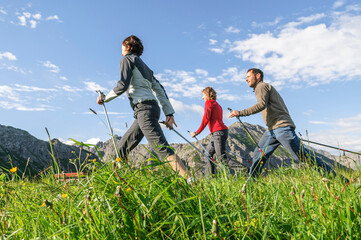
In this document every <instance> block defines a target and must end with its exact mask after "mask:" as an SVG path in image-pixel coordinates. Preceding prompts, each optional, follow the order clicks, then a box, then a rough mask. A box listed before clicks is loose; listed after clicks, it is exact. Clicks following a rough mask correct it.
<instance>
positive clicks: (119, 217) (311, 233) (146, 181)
mask: <svg viewBox="0 0 361 240" xmlns="http://www.w3.org/2000/svg"><path fill="white" fill-rule="evenodd" d="M152 160H153V164H151V165H142V166H140V167H137V168H134V167H131V166H129V165H128V164H122V165H121V167H120V168H119V167H118V163H117V162H115V163H114V164H112V163H107V164H103V163H99V162H96V161H89V162H88V163H86V167H87V168H88V169H92V171H91V173H89V174H88V176H87V177H86V178H83V179H77V180H72V181H65V182H64V181H59V180H57V179H55V178H54V176H53V172H49V174H46V173H44V174H43V175H41V178H40V179H38V180H31V179H30V178H29V179H28V178H21V177H19V176H17V175H16V174H15V173H11V174H10V175H8V176H6V175H2V176H0V180H1V187H0V209H1V213H0V214H1V215H0V234H2V236H3V238H4V239H270V238H271V239H360V238H361V206H360V195H361V194H360V186H359V185H357V184H355V183H352V184H349V185H345V184H344V183H343V182H342V181H341V179H340V178H339V177H336V178H331V177H328V178H327V179H326V178H324V177H325V176H321V175H320V174H319V173H318V171H317V170H315V169H313V168H312V167H309V168H302V169H300V170H293V169H282V168H281V169H279V170H276V171H274V172H270V174H268V175H267V176H266V177H262V178H259V179H257V180H256V181H251V182H249V183H248V185H247V189H246V191H245V192H243V191H241V189H242V186H243V184H244V183H245V179H246V178H245V176H242V175H240V176H237V177H235V176H231V175H229V174H227V173H225V172H224V171H225V170H224V171H223V172H220V173H219V174H218V175H217V176H215V177H214V178H213V179H198V181H197V182H196V183H195V184H193V185H189V184H187V182H186V180H185V179H183V178H181V177H179V176H178V175H177V174H176V173H175V172H174V171H173V170H171V168H170V167H169V166H168V164H167V163H165V162H163V161H159V160H157V159H152ZM224 169H225V168H224ZM272 171H273V170H272ZM347 174H348V177H351V178H358V176H359V173H358V172H353V173H351V172H350V173H347ZM326 177H327V176H326ZM247 219H248V220H247Z"/></svg>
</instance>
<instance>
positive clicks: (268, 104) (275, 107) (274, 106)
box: [240, 81, 296, 130]
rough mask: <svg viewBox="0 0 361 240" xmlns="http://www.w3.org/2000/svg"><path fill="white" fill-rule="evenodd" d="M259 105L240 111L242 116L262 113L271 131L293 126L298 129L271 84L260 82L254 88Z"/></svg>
mask: <svg viewBox="0 0 361 240" xmlns="http://www.w3.org/2000/svg"><path fill="white" fill-rule="evenodd" d="M254 92H255V94H256V97H257V103H256V104H255V105H253V106H252V107H250V108H247V109H244V110H241V111H240V116H249V115H252V114H255V113H259V112H261V114H262V118H263V121H264V122H265V123H266V125H267V127H268V129H269V130H273V129H276V128H279V127H287V126H291V127H294V128H296V126H295V124H294V122H293V121H292V118H291V116H290V114H289V113H288V110H287V107H286V104H285V103H284V101H283V99H282V97H281V95H280V94H279V93H278V92H277V90H276V89H275V88H274V87H272V85H271V84H269V83H264V82H263V81H261V82H259V83H258V84H257V85H256V87H255V88H254Z"/></svg>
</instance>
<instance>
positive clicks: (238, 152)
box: [97, 122, 355, 174]
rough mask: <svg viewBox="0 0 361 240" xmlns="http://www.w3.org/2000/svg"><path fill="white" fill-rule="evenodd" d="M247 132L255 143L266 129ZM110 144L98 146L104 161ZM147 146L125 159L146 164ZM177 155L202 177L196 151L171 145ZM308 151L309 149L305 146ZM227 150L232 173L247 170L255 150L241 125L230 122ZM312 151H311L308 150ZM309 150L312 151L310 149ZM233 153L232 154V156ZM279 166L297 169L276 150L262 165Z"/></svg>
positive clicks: (249, 126) (110, 152) (334, 160)
mask: <svg viewBox="0 0 361 240" xmlns="http://www.w3.org/2000/svg"><path fill="white" fill-rule="evenodd" d="M244 124H245V125H246V127H247V129H248V131H249V132H251V134H252V136H254V137H255V138H256V140H257V141H258V140H259V138H260V137H261V136H262V134H263V132H264V131H265V130H266V129H265V128H263V127H261V126H259V125H252V124H248V123H244ZM174 134H176V133H174ZM181 134H182V135H183V136H185V137H186V138H187V139H189V140H191V138H190V137H189V134H188V133H181ZM209 138H210V136H209V135H208V136H207V137H206V138H204V139H202V140H200V142H201V143H202V144H203V146H204V147H205V146H206V145H207V143H208V141H209ZM119 141H120V137H117V142H118V143H119ZM192 143H193V144H194V145H195V146H196V147H198V148H199V149H201V147H200V146H199V144H198V143H197V142H192ZM112 144H113V143H112V142H111V141H110V140H109V141H107V142H101V143H98V144H97V146H98V147H99V150H100V152H101V153H102V154H103V156H104V160H105V161H109V160H114V148H113V145H112ZM149 147H150V146H149V145H139V146H137V147H136V148H135V149H134V150H133V151H132V152H131V153H130V154H129V159H131V160H132V163H133V164H134V165H140V164H142V163H146V162H147V160H148V159H149V158H152V154H151V153H150V152H149V150H148V149H149ZM171 147H173V148H174V149H175V151H176V153H177V155H178V156H179V157H180V158H181V159H182V160H183V162H184V163H186V164H187V165H188V166H189V167H190V168H192V169H193V170H194V171H195V172H196V173H198V174H203V173H204V169H205V166H206V165H207V164H209V163H207V162H206V161H204V160H203V159H204V157H203V156H202V155H201V154H200V153H199V152H197V150H195V149H194V148H193V147H192V146H191V145H189V144H171ZM308 148H309V147H308ZM227 149H228V151H230V152H232V153H230V152H228V156H229V157H230V162H229V163H228V165H229V166H231V169H232V170H235V171H237V170H239V169H242V168H244V167H250V166H251V161H252V156H253V151H254V149H255V145H254V143H253V142H252V140H251V139H250V138H249V136H248V135H247V133H246V132H245V130H244V128H243V126H241V124H240V123H238V122H237V123H234V124H233V125H231V126H230V127H229V138H228V140H227ZM311 149H312V148H311ZM312 151H315V150H314V149H312ZM315 152H316V154H317V155H318V156H320V157H321V158H322V159H323V160H324V161H326V162H327V163H329V164H331V165H332V166H334V165H335V164H336V165H339V166H340V167H351V168H353V169H355V168H354V166H352V164H351V165H350V161H346V162H345V161H340V162H338V159H337V158H336V157H334V156H332V155H331V154H329V153H327V152H325V151H318V150H317V151H315ZM234 153H235V154H234ZM280 166H290V167H293V168H297V167H299V162H294V161H293V160H292V158H291V157H290V154H289V153H288V152H287V151H286V150H285V149H284V148H283V147H279V148H278V149H277V150H276V151H275V152H274V154H273V155H272V156H271V158H270V161H268V163H267V164H266V165H265V168H267V169H272V168H277V167H280Z"/></svg>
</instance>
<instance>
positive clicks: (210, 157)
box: [188, 130, 222, 169]
mask: <svg viewBox="0 0 361 240" xmlns="http://www.w3.org/2000/svg"><path fill="white" fill-rule="evenodd" d="M188 132H189V133H191V132H190V131H189V130H188ZM194 138H195V139H196V140H197V142H198V144H199V145H201V147H202V149H203V150H204V152H206V153H207V155H208V159H211V160H212V161H211V163H213V164H214V165H216V166H217V164H216V160H214V158H213V157H212V156H211V154H210V153H209V152H208V151H207V150H206V149H205V148H204V147H203V144H201V142H200V141H199V140H198V138H197V135H195V136H194ZM221 169H222V168H221Z"/></svg>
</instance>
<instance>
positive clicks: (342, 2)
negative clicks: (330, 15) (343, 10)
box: [333, 0, 346, 8]
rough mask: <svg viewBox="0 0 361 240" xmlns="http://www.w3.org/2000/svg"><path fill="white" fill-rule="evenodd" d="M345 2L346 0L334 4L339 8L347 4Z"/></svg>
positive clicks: (334, 6)
mask: <svg viewBox="0 0 361 240" xmlns="http://www.w3.org/2000/svg"><path fill="white" fill-rule="evenodd" d="M345 2H346V1H344V0H340V1H336V2H334V4H333V8H339V7H341V6H343V5H344V4H345Z"/></svg>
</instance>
